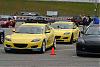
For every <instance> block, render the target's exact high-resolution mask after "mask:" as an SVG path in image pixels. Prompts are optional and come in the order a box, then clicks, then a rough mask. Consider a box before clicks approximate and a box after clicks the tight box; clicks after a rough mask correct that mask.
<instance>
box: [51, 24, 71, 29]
mask: <svg viewBox="0 0 100 67" xmlns="http://www.w3.org/2000/svg"><path fill="white" fill-rule="evenodd" d="M51 27H53V28H54V29H72V28H73V25H72V24H65V23H54V24H51Z"/></svg>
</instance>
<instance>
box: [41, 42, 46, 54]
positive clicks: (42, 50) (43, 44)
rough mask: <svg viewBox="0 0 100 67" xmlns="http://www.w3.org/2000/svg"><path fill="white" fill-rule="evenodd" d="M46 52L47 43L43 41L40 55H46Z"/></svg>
mask: <svg viewBox="0 0 100 67" xmlns="http://www.w3.org/2000/svg"><path fill="white" fill-rule="evenodd" d="M45 51H46V43H45V41H43V43H42V47H41V51H40V53H45Z"/></svg>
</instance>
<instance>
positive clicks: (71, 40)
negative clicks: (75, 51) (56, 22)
mask: <svg viewBox="0 0 100 67" xmlns="http://www.w3.org/2000/svg"><path fill="white" fill-rule="evenodd" d="M70 43H71V44H72V43H73V34H72V36H71V39H70Z"/></svg>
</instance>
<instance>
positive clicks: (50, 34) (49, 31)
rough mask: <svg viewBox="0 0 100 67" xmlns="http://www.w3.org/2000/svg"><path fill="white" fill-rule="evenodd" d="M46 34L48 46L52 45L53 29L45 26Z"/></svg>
mask: <svg viewBox="0 0 100 67" xmlns="http://www.w3.org/2000/svg"><path fill="white" fill-rule="evenodd" d="M45 35H46V38H47V39H46V47H47V48H48V47H50V46H51V42H52V31H51V29H50V28H49V27H48V26H46V27H45Z"/></svg>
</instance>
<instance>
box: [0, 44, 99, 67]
mask: <svg viewBox="0 0 100 67" xmlns="http://www.w3.org/2000/svg"><path fill="white" fill-rule="evenodd" d="M55 53H56V55H50V54H51V49H49V50H48V51H46V52H45V53H44V54H39V53H36V52H34V53H24V54H23V53H18V52H17V53H5V52H4V50H3V46H1V47H0V67H100V58H97V57H78V56H76V53H75V44H57V48H56V50H55Z"/></svg>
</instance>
